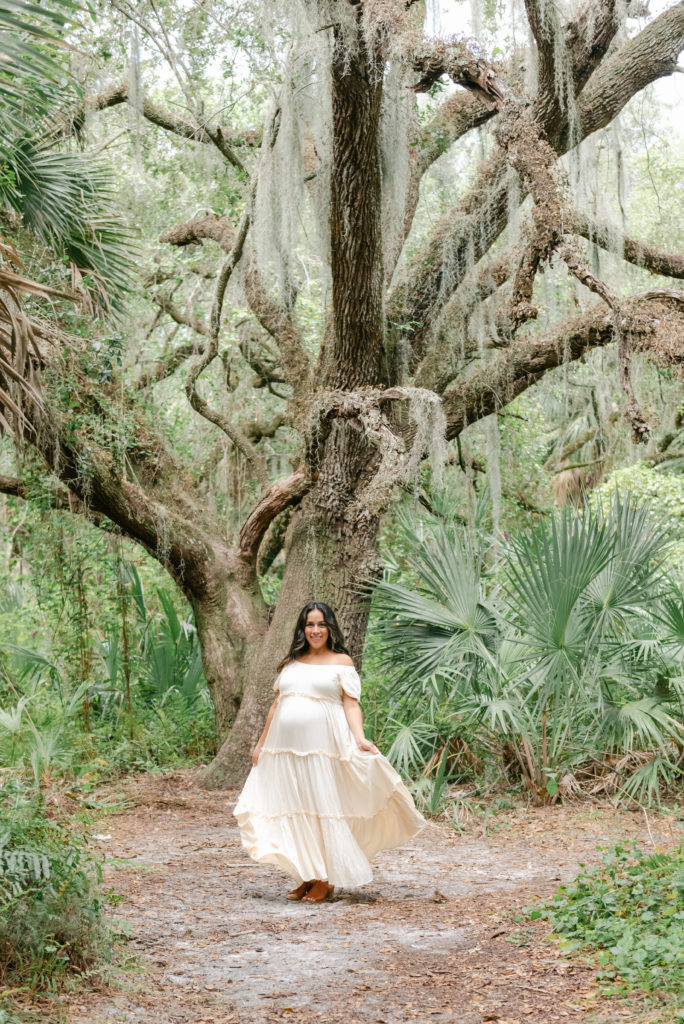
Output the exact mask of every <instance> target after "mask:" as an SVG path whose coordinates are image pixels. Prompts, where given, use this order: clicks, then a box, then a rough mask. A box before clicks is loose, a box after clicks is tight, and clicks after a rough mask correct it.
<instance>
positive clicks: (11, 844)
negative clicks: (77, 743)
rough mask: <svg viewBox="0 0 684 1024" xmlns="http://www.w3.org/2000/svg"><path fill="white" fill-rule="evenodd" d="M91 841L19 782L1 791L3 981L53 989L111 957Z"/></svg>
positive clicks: (12, 779) (7, 782)
mask: <svg viewBox="0 0 684 1024" xmlns="http://www.w3.org/2000/svg"><path fill="white" fill-rule="evenodd" d="M86 839H87V833H86V830H85V828H84V827H83V826H82V825H81V824H80V823H77V824H76V826H75V827H74V826H73V825H71V824H70V825H69V826H67V825H66V824H64V823H62V822H60V821H53V820H50V819H49V818H47V817H46V815H45V812H44V809H43V807H42V803H41V800H40V796H36V792H35V790H34V791H31V790H29V789H27V788H26V787H25V786H24V784H23V782H22V781H21V779H20V778H19V777H18V776H16V775H7V776H5V778H4V779H3V780H2V786H1V788H0V978H1V979H2V981H3V983H4V984H6V985H9V986H10V987H12V986H17V985H26V986H28V987H30V988H31V989H34V990H45V989H53V988H54V987H55V986H56V984H57V983H58V981H59V979H60V978H62V979H63V978H64V976H65V975H68V974H75V973H76V974H78V973H83V972H85V971H87V970H89V969H90V968H92V967H94V966H95V965H96V964H97V963H98V962H99V961H100V960H102V959H106V958H107V957H108V956H109V953H110V948H111V942H110V929H109V925H108V924H107V921H106V918H105V916H104V905H105V902H106V900H105V898H104V897H103V895H102V891H101V888H100V881H101V869H100V864H99V863H98V861H96V860H95V859H94V858H93V856H92V855H91V854H90V853H88V851H87V849H86Z"/></svg>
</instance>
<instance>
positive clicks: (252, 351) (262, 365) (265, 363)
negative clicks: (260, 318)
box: [235, 318, 286, 388]
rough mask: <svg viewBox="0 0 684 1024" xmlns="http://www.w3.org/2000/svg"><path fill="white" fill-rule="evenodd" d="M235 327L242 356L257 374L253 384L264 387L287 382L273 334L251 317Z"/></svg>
mask: <svg viewBox="0 0 684 1024" xmlns="http://www.w3.org/2000/svg"><path fill="white" fill-rule="evenodd" d="M235 329H236V331H237V336H238V347H239V349H240V352H241V353H242V357H243V359H244V360H245V362H246V363H248V365H249V366H250V367H251V368H252V370H253V371H254V373H255V374H256V379H255V381H254V383H253V386H254V387H255V388H262V387H265V386H266V385H268V384H285V383H286V380H285V375H284V374H283V371H282V369H281V367H280V361H281V360H280V353H279V352H278V349H277V348H276V346H275V344H274V343H273V341H272V338H271V335H270V334H268V332H267V331H265V330H264V329H262V327H261V325H260V324H258V323H256V322H255V321H253V320H251V318H250V319H247V320H244V321H242V322H241V323H239V324H237V325H236V327H235Z"/></svg>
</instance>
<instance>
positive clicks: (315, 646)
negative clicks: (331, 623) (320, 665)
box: [304, 608, 328, 651]
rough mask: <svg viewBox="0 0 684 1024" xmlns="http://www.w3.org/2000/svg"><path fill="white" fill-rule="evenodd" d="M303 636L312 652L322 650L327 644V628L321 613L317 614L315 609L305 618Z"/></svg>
mask: <svg viewBox="0 0 684 1024" xmlns="http://www.w3.org/2000/svg"><path fill="white" fill-rule="evenodd" d="M304 635H305V637H306V639H307V643H308V644H309V647H310V648H311V650H312V651H320V650H322V649H323V648H324V647H325V645H326V643H327V642H328V627H327V626H326V624H325V619H324V618H323V612H319V611H318V609H317V608H315V609H314V610H313V611H312V612H309V613H308V615H307V616H306V625H305V626H304Z"/></svg>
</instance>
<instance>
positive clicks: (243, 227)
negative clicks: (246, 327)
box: [185, 212, 268, 487]
mask: <svg viewBox="0 0 684 1024" xmlns="http://www.w3.org/2000/svg"><path fill="white" fill-rule="evenodd" d="M248 228H249V212H246V213H245V214H243V217H242V221H241V223H240V226H239V228H238V230H237V232H236V233H235V236H234V242H233V246H232V248H231V249H230V250H229V251H228V253H227V255H226V256H225V258H224V260H223V263H222V264H221V267H220V269H219V272H218V275H217V280H216V291H215V293H214V302H213V304H212V309H211V313H210V316H209V324H208V326H207V327H206V329H205V330H204V331H203V332H202V333H204V335H205V337H206V339H207V340H206V344H205V346H204V349H203V351H202V352H200V353H198V355H197V356H196V358H195V359H194V360H193V361H192V363H191V364H190V366H189V368H188V373H187V377H186V379H185V393H186V395H187V398H188V401H189V402H190V405H191V406H192V408H193V409H194V410H195V412H197V413H199V415H200V416H202V417H203V419H205V420H208V421H209V422H210V423H213V424H214V425H215V426H217V427H218V428H219V429H220V430H222V431H223V433H224V434H225V435H226V437H227V438H229V440H230V441H232V443H233V444H234V445H235V447H236V448H237V449H238V450H239V451H240V452H242V454H243V455H244V457H245V459H246V460H247V462H248V463H249V465H250V466H251V468H252V471H253V473H254V475H255V477H256V479H257V480H258V481H259V482H260V483H261V485H262V486H263V487H266V486H267V485H268V473H267V471H266V463H265V461H264V458H263V455H262V454H261V452H259V451H258V450H257V449H256V447H255V446H254V445H253V444H252V442H251V441H250V439H249V438H248V437H247V435H246V434H245V433H244V431H243V430H241V429H240V428H239V427H238V426H236V424H235V423H234V422H233V421H232V420H231V419H230V418H229V417H228V416H225V415H224V413H223V412H221V410H220V409H216V408H214V407H212V406H210V405H209V403H208V402H207V401H206V399H204V398H202V396H201V395H200V394H199V392H198V391H197V382H198V380H199V378H200V376H201V374H202V373H203V372H204V371H205V370H206V368H207V367H208V366H210V365H211V363H212V362H213V361H214V359H216V357H217V355H218V339H219V331H220V329H221V314H222V310H223V299H224V296H225V291H226V287H227V285H228V281H229V279H230V276H231V274H232V273H233V271H234V269H235V267H236V266H237V264H238V262H239V260H240V257H241V256H242V250H243V248H244V244H245V239H246V237H247V231H248Z"/></svg>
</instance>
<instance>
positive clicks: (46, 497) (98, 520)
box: [0, 474, 108, 529]
mask: <svg viewBox="0 0 684 1024" xmlns="http://www.w3.org/2000/svg"><path fill="white" fill-rule="evenodd" d="M0 494H6V495H7V496H8V497H10V498H22V499H23V500H24V501H30V500H31V499H34V498H36V497H37V495H36V491H35V487H32V486H31V485H30V484H27V483H26V481H25V480H21V479H20V478H19V477H15V476H5V475H4V474H3V475H0ZM40 502H41V507H42V508H44V507H45V505H46V502H47V505H48V506H49V507H50V508H51V509H56V510H58V511H64V512H71V513H73V514H75V515H83V516H85V518H86V519H88V520H90V522H91V523H94V524H95V525H96V526H99V527H101V528H104V529H106V528H107V525H108V520H107V519H106V518H105V517H104V516H102V515H100V513H99V512H95V511H94V509H92V508H88V506H87V505H84V504H83V502H82V501H79V499H78V498H77V497H76V495H75V494H72V493H70V492H69V491H68V490H67V488H66V487H63V486H62V485H60V484H59V483H55V485H54V486H52V487H50V489H49V491H48V492H47V494H46V492H45V490H41V492H40Z"/></svg>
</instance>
